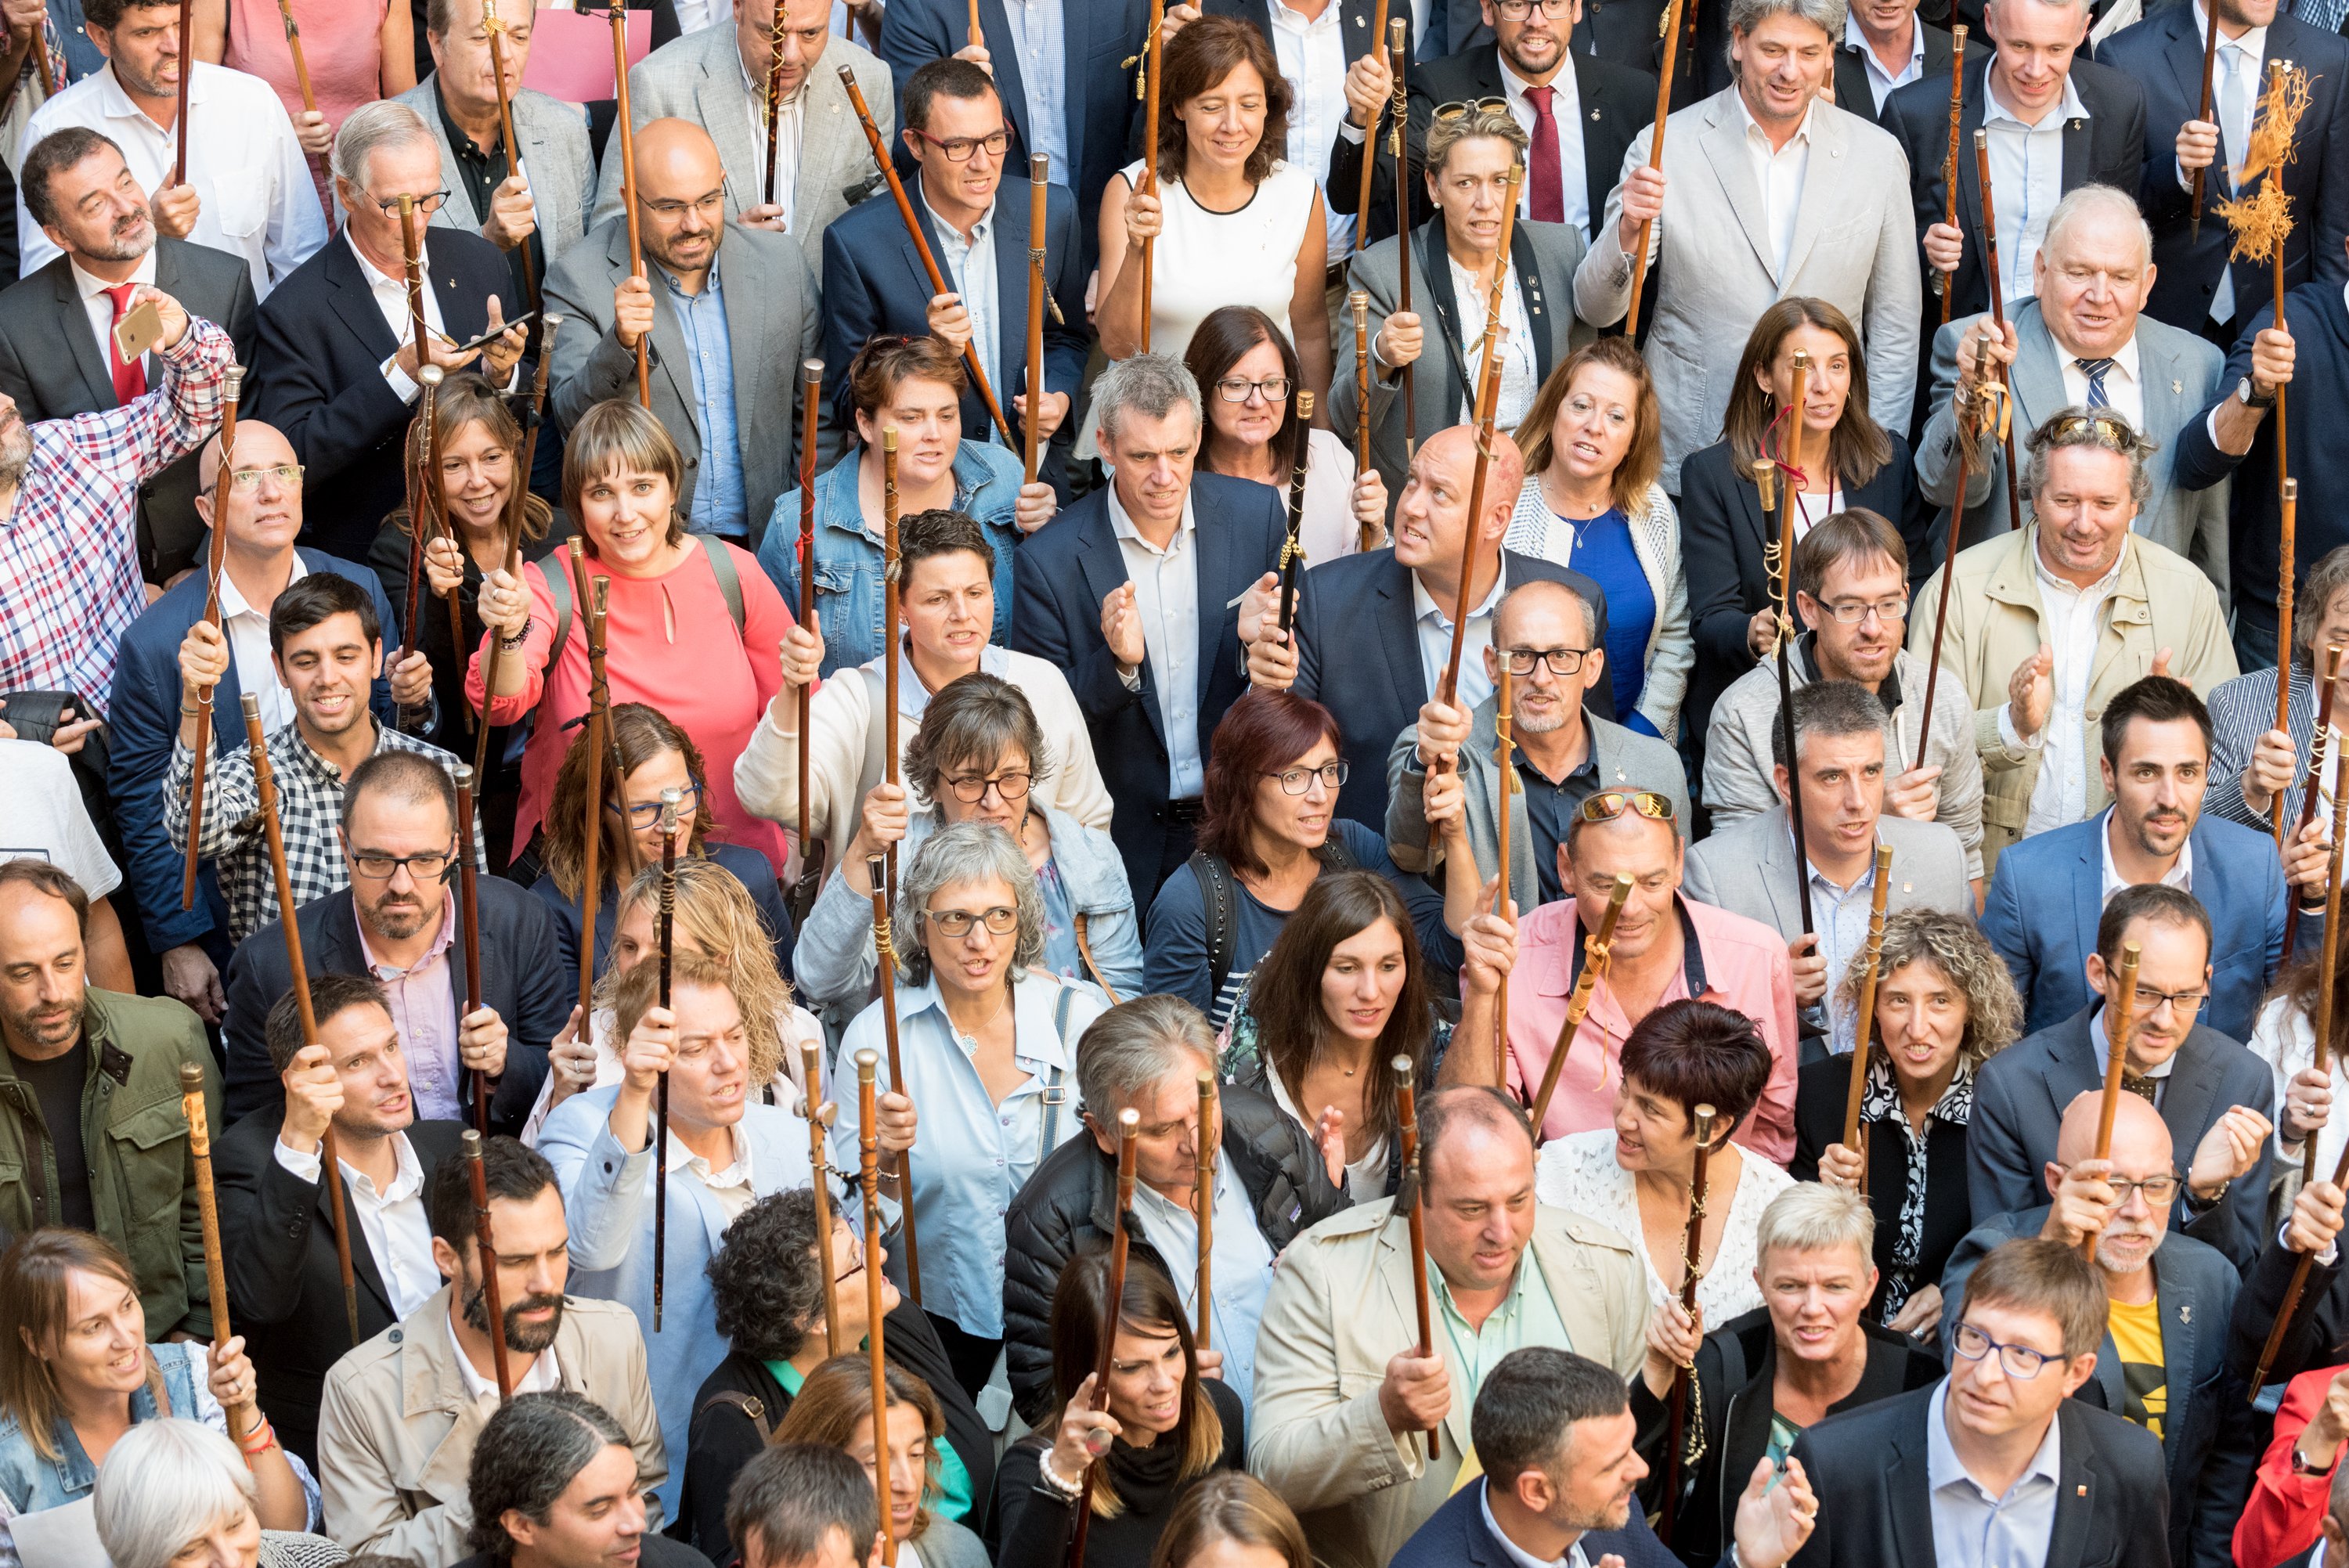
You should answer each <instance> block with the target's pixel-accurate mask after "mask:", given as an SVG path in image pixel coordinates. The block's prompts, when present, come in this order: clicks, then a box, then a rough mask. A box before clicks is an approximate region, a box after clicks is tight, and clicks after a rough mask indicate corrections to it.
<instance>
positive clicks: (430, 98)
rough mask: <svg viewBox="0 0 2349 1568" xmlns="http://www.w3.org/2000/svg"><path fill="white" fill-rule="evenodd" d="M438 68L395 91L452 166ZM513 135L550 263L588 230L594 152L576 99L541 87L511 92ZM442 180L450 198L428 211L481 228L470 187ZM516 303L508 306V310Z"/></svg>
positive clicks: (450, 223) (447, 224)
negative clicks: (567, 99)
mask: <svg viewBox="0 0 2349 1568" xmlns="http://www.w3.org/2000/svg"><path fill="white" fill-rule="evenodd" d="M439 78H440V73H439V72H438V71H435V72H434V73H433V74H432V75H431V76H429V77H425V78H424V79H423V80H422V81H420V82H419V83H418V84H417V85H416V86H414V87H412V88H409V89H408V90H407V91H406V92H404V93H402V94H400V95H399V98H398V100H397V101H398V102H400V103H404V104H406V105H407V106H408V107H409V108H412V109H414V110H415V111H416V112H417V114H418V116H419V117H420V118H421V119H423V121H424V124H425V126H426V128H427V129H429V130H430V131H431V132H432V139H433V140H434V141H435V142H437V143H439V144H440V167H441V169H442V170H444V171H446V170H451V169H453V168H454V167H455V166H456V161H457V154H456V150H454V149H453V148H451V147H450V145H449V128H448V127H447V126H445V125H443V124H442V123H441V122H440V88H439V86H438V82H439ZM513 121H514V139H515V140H516V141H519V142H520V143H522V171H523V178H524V179H525V180H527V181H529V183H530V198H531V201H533V203H535V204H536V206H537V208H538V235H539V245H540V247H541V249H542V250H543V253H544V254H545V256H546V263H547V265H548V266H549V267H550V268H551V267H553V266H554V260H555V258H556V257H557V256H560V255H561V254H562V253H564V251H567V250H569V249H570V248H571V246H572V245H573V243H574V242H576V241H577V240H578V238H579V236H580V235H581V234H584V233H585V232H587V209H588V207H589V205H590V204H592V203H593V202H594V201H595V154H594V153H592V152H590V151H589V150H588V149H587V117H586V116H585V114H583V113H582V112H580V108H579V106H578V105H577V104H571V103H565V102H564V101H563V100H562V99H561V98H550V97H548V96H547V95H546V94H544V93H543V92H536V91H533V90H532V89H531V88H521V87H518V88H517V89H516V90H515V92H514V95H513ZM440 183H441V184H442V185H444V186H446V187H447V188H448V191H449V200H447V201H443V202H442V203H441V204H440V211H437V212H435V213H433V214H432V221H433V222H435V223H438V224H439V225H440V227H442V228H444V229H471V231H473V232H475V233H477V234H478V233H480V232H481V224H482V223H483V222H486V221H487V220H488V217H489V214H487V213H485V212H481V211H477V210H475V208H474V206H473V193H472V191H471V190H469V189H468V188H467V187H466V184H465V182H464V181H461V180H460V179H458V178H456V177H455V176H454V175H453V174H448V173H445V172H444V175H443V178H442V180H441V181H440ZM520 308H521V307H519V306H509V307H508V308H507V310H506V315H509V316H512V315H516V314H518V312H519V310H520Z"/></svg>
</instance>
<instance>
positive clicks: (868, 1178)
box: [824, 1047, 1130, 1568]
mask: <svg viewBox="0 0 2349 1568" xmlns="http://www.w3.org/2000/svg"><path fill="white" fill-rule="evenodd" d="M880 1064H881V1057H880V1053H879V1052H877V1051H874V1050H872V1049H871V1048H869V1047H868V1048H866V1049H864V1050H861V1051H859V1052H857V1053H856V1101H857V1107H856V1109H857V1113H858V1115H859V1116H860V1117H862V1120H861V1121H860V1122H859V1123H858V1124H857V1126H858V1130H857V1134H856V1151H857V1158H858V1171H857V1185H858V1186H859V1187H860V1188H861V1189H862V1190H863V1191H864V1336H865V1345H866V1346H867V1351H866V1361H865V1366H866V1367H867V1368H868V1370H870V1372H871V1373H872V1377H873V1429H874V1431H875V1432H878V1433H886V1432H887V1431H888V1430H889V1374H888V1370H887V1366H886V1363H885V1362H884V1360H883V1359H882V1323H881V1318H882V1313H881V1259H880V1256H879V1253H880V1248H881V1137H880V1130H879V1124H878V1123H877V1122H876V1121H875V1120H874V1117H875V1116H877V1115H878V1114H879V1111H878V1109H877V1101H878V1099H879V1095H878V1094H877V1092H876V1091H875V1088H874V1081H873V1080H874V1074H875V1072H876V1071H877V1070H878V1069H879V1067H880ZM1129 1168H1130V1167H1129ZM1119 1217H1120V1219H1121V1220H1123V1209H1121V1210H1120V1212H1119ZM1119 1239H1120V1241H1121V1242H1123V1239H1124V1232H1123V1226H1122V1225H1121V1227H1120V1231H1119ZM831 1288H832V1287H831V1285H830V1284H829V1283H827V1284H825V1286H824V1289H825V1291H826V1293H827V1294H829V1293H830V1291H831ZM874 1451H875V1452H886V1451H887V1449H886V1444H885V1442H883V1443H881V1444H880V1445H879V1446H877V1447H876V1448H875V1450H874ZM876 1468H877V1467H876ZM881 1561H882V1562H883V1563H885V1564H888V1565H890V1568H895V1563H896V1561H897V1532H896V1530H895V1527H894V1526H893V1525H892V1524H891V1523H890V1520H889V1511H888V1510H887V1509H886V1508H884V1509H883V1510H881Z"/></svg>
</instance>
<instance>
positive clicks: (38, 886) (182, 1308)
mask: <svg viewBox="0 0 2349 1568" xmlns="http://www.w3.org/2000/svg"><path fill="white" fill-rule="evenodd" d="M88 927H89V901H88V898H87V897H86V896H85V895H84V894H83V892H82V890H81V887H80V885H79V884H78V883H77V882H75V881H74V880H73V878H71V877H69V876H67V874H66V873H65V872H62V871H60V870H58V869H57V867H55V866H53V865H51V864H49V863H48V862H47V861H35V860H13V861H0V1046H5V1047H6V1049H5V1057H0V1165H5V1168H6V1169H8V1170H9V1171H12V1172H13V1174H12V1176H11V1178H10V1179H9V1180H8V1181H0V1224H5V1226H6V1228H7V1230H8V1232H9V1233H11V1234H13V1235H23V1234H24V1233H26V1231H29V1230H33V1229H35V1228H36V1227H37V1226H41V1225H71V1226H73V1227H75V1228H76V1229H78V1230H85V1231H95V1232H97V1233H98V1234H99V1235H101V1236H104V1237H105V1238H106V1239H107V1240H109V1241H110V1242H112V1243H114V1244H115V1245H116V1246H118V1247H120V1248H121V1249H122V1251H123V1253H125V1255H127V1256H128V1257H129V1260H130V1269H131V1273H132V1274H133V1276H134V1277H135V1278H136V1279H137V1281H138V1285H139V1305H140V1308H141V1309H142V1310H143V1311H144V1312H145V1313H146V1315H147V1323H148V1325H149V1332H150V1334H152V1335H154V1336H157V1337H159V1338H160V1337H162V1336H165V1335H168V1334H170V1333H171V1332H173V1331H175V1330H183V1331H185V1332H186V1333H189V1334H191V1335H194V1336H196V1337H198V1338H202V1339H209V1338H210V1337H212V1314H211V1311H210V1310H209V1308H208V1307H207V1305H206V1302H207V1299H208V1296H207V1292H206V1290H205V1284H204V1251H203V1233H202V1228H201V1226H200V1225H199V1223H198V1221H197V1212H196V1196H195V1191H194V1189H193V1188H192V1187H191V1186H190V1185H189V1184H188V1180H187V1172H188V1149H187V1142H186V1139H187V1130H186V1125H185V1123H184V1122H182V1121H181V1118H180V1069H181V1068H183V1067H187V1066H189V1065H191V1064H192V1065H194V1066H196V1067H199V1068H202V1069H203V1075H204V1102H205V1107H206V1109H208V1110H209V1111H211V1112H212V1114H214V1115H215V1116H217V1114H218V1113H219V1110H220V1094H219V1090H218V1088H217V1087H216V1086H217V1084H218V1081H219V1080H218V1078H217V1077H216V1075H215V1074H214V1072H213V1068H212V1048H211V1047H210V1046H209V1045H208V1044H207V1043H206V1042H205V1039H204V1030H203V1025H202V1023H201V1022H199V1021H198V1020H197V1018H196V1016H195V1015H194V1014H193V1013H191V1012H189V1011H188V1010H187V1009H186V1008H185V1007H183V1006H181V1005H180V1004H179V1003H177V1002H173V1001H170V1000H168V999H164V998H157V997H141V996H130V995H123V994H122V993H120V992H117V991H103V990H99V989H98V988H97V987H96V986H93V985H89V984H88V979H87V952H88V948H87V944H88V935H89V930H88ZM172 1193H177V1194H178V1197H177V1199H176V1201H174V1200H172V1199H171V1196H170V1195H171V1194H172ZM172 1212H176V1213H177V1215H178V1224H177V1225H176V1227H175V1226H174V1225H173V1224H172V1223H171V1218H170V1216H171V1213H172Z"/></svg>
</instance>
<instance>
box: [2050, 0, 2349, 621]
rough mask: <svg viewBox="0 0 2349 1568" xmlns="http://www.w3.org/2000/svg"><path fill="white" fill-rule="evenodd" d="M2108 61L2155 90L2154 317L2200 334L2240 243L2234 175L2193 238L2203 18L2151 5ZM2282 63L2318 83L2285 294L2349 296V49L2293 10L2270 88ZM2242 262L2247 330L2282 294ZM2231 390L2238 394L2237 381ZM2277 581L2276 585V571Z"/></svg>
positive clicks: (2216, 173)
mask: <svg viewBox="0 0 2349 1568" xmlns="http://www.w3.org/2000/svg"><path fill="white" fill-rule="evenodd" d="M2096 59H2097V60H2098V62H2099V63H2101V64H2104V65H2107V66H2112V67H2116V68H2117V69H2120V70H2123V71H2126V72H2127V73H2128V74H2129V75H2130V76H2131V77H2136V78H2137V84H2138V85H2139V86H2140V87H2142V88H2144V89H2145V100H2146V115H2145V173H2144V175H2143V177H2142V179H2141V181H2140V182H2139V184H2138V187H2137V206H2138V207H2139V208H2140V209H2142V210H2143V211H2144V213H2145V221H2146V222H2147V223H2149V224H2151V225H2152V226H2153V263H2154V266H2155V268H2156V275H2155V277H2154V281H2153V294H2152V297H2151V298H2150V299H2148V300H2147V303H2146V307H2145V308H2146V314H2147V315H2150V316H2152V317H2153V318H2154V320H2156V321H2164V322H2168V324H2169V325H2172V326H2175V327H2180V328H2183V329H2184V330H2185V331H2188V332H2199V331H2201V330H2202V327H2203V325H2204V323H2205V322H2206V321H2208V320H2209V315H2210V299H2211V296H2212V295H2213V294H2216V293H2217V292H2218V289H2219V275H2220V272H2221V270H2222V269H2224V268H2226V267H2227V266H2229V265H2230V263H2229V260H2228V255H2229V251H2230V245H2231V243H2232V236H2231V235H2230V233H2229V232H2228V230H2227V225H2226V224H2225V223H2224V222H2212V221H2211V210H2212V208H2213V207H2214V206H2215V205H2216V204H2217V203H2219V202H2220V201H2225V200H2226V199H2227V181H2226V177H2225V176H2224V174H2223V173H2221V172H2220V170H2219V169H2218V167H2217V166H2215V165H2214V166H2213V167H2212V169H2211V171H2210V173H2209V175H2208V176H2206V177H2205V178H2204V181H2203V191H2202V238H2201V240H2200V242H2199V243H2197V242H2195V241H2194V240H2193V239H2192V238H2191V230H2192V227H2193V225H2192V224H2191V223H2190V222H2189V211H2191V209H2192V206H2193V199H2192V197H2191V195H2190V194H2189V191H2188V189H2187V188H2186V187H2185V186H2183V185H2180V184H2179V183H2178V152H2177V146H2178V127H2179V126H2181V125H2183V124H2185V123H2186V122H2187V121H2188V120H2189V119H2194V118H2195V111H2196V110H2197V109H2199V108H2200V107H2201V101H2202V34H2201V31H2200V29H2199V28H2198V27H2196V26H2195V25H2194V8H2193V7H2192V6H2190V5H2163V6H2161V7H2160V8H2159V9H2155V8H2153V7H2150V6H2148V7H2147V12H2146V16H2145V19H2144V20H2143V21H2141V22H2137V23H2135V24H2134V25H2132V26H2127V27H2124V28H2122V29H2121V30H2120V31H2119V32H2117V33H2115V34H2114V35H2113V36H2111V37H2109V38H2106V40H2105V41H2104V43H2103V44H2102V45H2101V46H2098V47H2097V49H2096ZM2272 60H2290V61H2292V63H2293V64H2294V65H2295V66H2298V67H2301V68H2302V69H2304V70H2305V71H2306V72H2307V73H2308V91H2309V105H2308V113H2307V114H2306V115H2305V116H2303V117H2302V119H2301V121H2300V126H2299V129H2298V130H2297V132H2296V133H2295V134H2294V135H2293V137H2292V142H2293V150H2292V160H2291V161H2289V162H2287V163H2286V164H2285V165H2284V166H2283V187H2284V190H2285V191H2286V192H2287V193H2288V194H2289V195H2290V196H2291V197H2292V232H2291V234H2290V235H2289V236H2288V237H2286V239H2285V241H2284V247H2283V281H2284V286H2285V287H2286V288H2292V287H2293V286H2295V285H2297V284H2304V283H2306V282H2308V281H2309V279H2310V277H2311V276H2314V277H2318V278H2326V279H2330V280H2331V281H2332V282H2333V284H2335V285H2336V287H2335V289H2334V293H2335V294H2338V293H2339V292H2340V291H2339V289H2338V287H2337V285H2338V284H2340V283H2341V281H2342V280H2343V279H2344V277H2349V255H2344V253H2343V249H2342V241H2343V237H2344V235H2349V99H2344V92H2349V88H2344V82H2349V43H2344V41H2343V40H2342V39H2341V37H2340V36H2338V35H2336V34H2333V33H2326V32H2323V31H2320V30H2319V29H2317V28H2315V27H2313V26H2309V25H2308V24H2307V23H2305V22H2302V21H2298V20H2295V19H2294V18H2293V16H2292V8H2291V7H2290V6H2282V7H2280V8H2279V9H2278V11H2277V13H2276V16H2275V19H2274V20H2273V21H2271V22H2270V23H2269V24H2268V29H2267V49H2266V53H2265V56H2264V57H2263V58H2262V59H2261V62H2260V73H2261V80H2262V81H2264V80H2266V79H2267V67H2268V63H2269V62H2270V61H2272ZM2221 139H2222V140H2223V139H2224V133H2223V132H2222V133H2221ZM2241 157H2242V150H2241V149H2240V148H2222V149H2221V150H2220V155H2219V161H2220V163H2222V164H2223V163H2230V162H2235V161H2239V160H2240V159H2241ZM2067 183H2068V182H2067ZM2231 264H2232V266H2233V268H2234V273H2235V307H2236V312H2235V320H2236V322H2237V323H2239V324H2240V322H2241V321H2242V320H2243V318H2244V312H2245V310H2246V308H2247V307H2249V306H2252V305H2256V304H2261V303H2262V302H2264V301H2266V300H2269V299H2270V298H2271V297H2272V295H2273V289H2274V284H2272V282H2271V274H2270V272H2269V266H2268V263H2263V262H2256V261H2250V262H2234V263H2231ZM2227 385H2228V386H2229V387H2233V386H2234V385H2235V382H2234V378H2233V373H2232V372H2230V375H2229V378H2228V381H2227ZM2292 401H2293V403H2294V404H2295V406H2296V407H2298V408H2304V407H2309V405H2308V404H2307V403H2305V402H2303V401H2302V400H2301V399H2299V398H2297V397H2295V398H2294V399H2293V400H2292ZM2312 433H2313V432H2312ZM2302 450H2307V448H2304V447H2303V448H2302ZM2268 488H2270V489H2273V488H2274V487H2273V486H2270V487H2268ZM2303 493H2305V492H2303ZM2319 493H2323V492H2321V491H2320V492H2319ZM2269 576H2270V580H2271V582H2272V580H2273V576H2274V570H2273V568H2272V567H2271V568H2270V570H2269ZM2235 581H2236V583H2237V584H2238V589H2239V591H2240V585H2241V584H2242V583H2255V582H2257V581H2258V579H2257V577H2256V576H2254V575H2251V573H2249V572H2248V571H2247V570H2246V569H2245V568H2243V567H2241V566H2240V565H2239V566H2238V567H2237V568H2236V576H2235Z"/></svg>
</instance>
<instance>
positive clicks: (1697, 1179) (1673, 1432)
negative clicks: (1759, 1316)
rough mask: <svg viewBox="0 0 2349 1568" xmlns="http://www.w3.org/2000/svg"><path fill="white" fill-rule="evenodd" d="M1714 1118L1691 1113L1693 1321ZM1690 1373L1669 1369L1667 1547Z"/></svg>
mask: <svg viewBox="0 0 2349 1568" xmlns="http://www.w3.org/2000/svg"><path fill="white" fill-rule="evenodd" d="M1717 1114H1718V1113H1717V1112H1716V1111H1715V1110H1714V1109H1713V1107H1711V1106H1709V1105H1700V1106H1697V1107H1695V1108H1694V1109H1693V1110H1692V1112H1691V1116H1692V1119H1693V1120H1694V1122H1695V1124H1696V1156H1695V1165H1694V1167H1693V1169H1692V1171H1690V1174H1689V1212H1688V1226H1687V1228H1686V1230H1685V1231H1684V1232H1683V1233H1682V1240H1681V1310H1682V1311H1683V1312H1685V1313H1687V1314H1688V1315H1690V1316H1691V1317H1692V1318H1693V1317H1694V1316H1695V1315H1696V1287H1697V1282H1698V1281H1699V1280H1702V1278H1703V1277H1704V1205H1705V1199H1706V1198H1707V1197H1709V1196H1710V1195H1711V1194H1710V1191H1708V1189H1709V1187H1710V1182H1709V1181H1708V1180H1707V1176H1706V1171H1705V1161H1707V1160H1709V1159H1710V1158H1711V1157H1712V1154H1713V1119H1714V1118H1715V1116H1716V1115H1717ZM1692 1370H1693V1368H1692V1367H1690V1366H1689V1365H1688V1364H1687V1363H1685V1362H1683V1363H1682V1364H1681V1365H1680V1366H1678V1367H1673V1368H1672V1395H1671V1408H1670V1410H1669V1413H1668V1415H1667V1417H1666V1420H1665V1434H1664V1491H1663V1498H1664V1511H1663V1512H1662V1513H1661V1515H1660V1516H1659V1517H1658V1518H1657V1521H1656V1534H1657V1536H1658V1538H1659V1539H1661V1541H1662V1542H1663V1543H1664V1544H1665V1545H1667V1546H1670V1545H1671V1542H1672V1526H1673V1523H1674V1521H1675V1516H1677V1515H1678V1514H1679V1512H1680V1501H1681V1463H1682V1449H1683V1447H1684V1446H1685V1444H1686V1441H1687V1437H1688V1398H1689V1375H1690V1373H1691V1372H1692Z"/></svg>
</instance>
